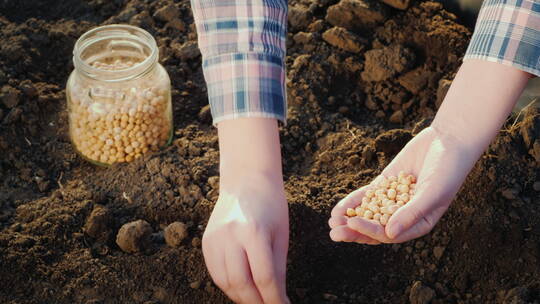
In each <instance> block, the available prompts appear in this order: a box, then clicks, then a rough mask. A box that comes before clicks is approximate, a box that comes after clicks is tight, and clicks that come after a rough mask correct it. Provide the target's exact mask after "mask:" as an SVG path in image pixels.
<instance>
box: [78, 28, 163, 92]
mask: <svg viewBox="0 0 540 304" xmlns="http://www.w3.org/2000/svg"><path fill="white" fill-rule="evenodd" d="M126 35H131V38H134V39H135V40H136V41H137V42H139V43H141V44H143V45H145V46H146V47H148V48H149V49H150V54H149V55H148V56H146V58H144V60H143V61H141V62H138V63H136V64H134V65H133V66H131V67H129V68H126V69H122V70H103V69H99V68H96V67H94V66H92V65H90V64H89V63H88V62H86V61H85V60H83V59H82V57H81V55H82V54H83V52H84V51H85V50H86V49H87V48H88V47H90V46H91V45H93V44H94V43H96V42H100V41H102V40H105V39H114V38H120V37H126ZM158 60H159V52H158V47H157V43H156V40H155V39H154V37H153V36H152V35H151V34H150V33H149V32H147V31H146V30H144V29H142V28H140V27H136V26H132V25H127V24H110V25H103V26H98V27H96V28H93V29H91V30H89V31H87V32H86V33H84V34H83V35H82V36H81V37H80V38H79V39H78V40H77V42H76V43H75V47H74V48H73V65H74V67H75V69H76V70H77V71H80V72H82V73H83V75H84V76H86V77H89V78H92V79H95V80H100V81H107V82H119V81H126V80H131V79H135V78H138V77H140V76H142V75H144V74H146V73H147V72H148V71H149V70H151V69H152V68H153V67H154V65H155V64H156V63H157V62H158Z"/></svg>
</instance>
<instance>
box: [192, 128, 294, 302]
mask: <svg viewBox="0 0 540 304" xmlns="http://www.w3.org/2000/svg"><path fill="white" fill-rule="evenodd" d="M218 134H219V146H220V185H219V189H220V194H219V198H218V201H217V203H216V206H215V207H214V210H213V212H212V215H211V216H210V220H209V222H208V225H207V227H206V230H205V232H204V235H203V240H202V248H203V254H204V260H205V262H206V266H207V268H208V271H209V272H210V275H211V276H212V279H213V280H214V282H215V283H216V284H217V285H218V286H219V287H220V288H221V289H222V290H223V291H224V292H225V293H226V294H227V296H229V297H230V298H231V299H232V300H233V301H235V302H237V303H246V304H248V303H249V304H252V303H272V304H274V303H275V304H281V303H289V300H288V299H287V294H286V288H285V272H286V264H287V249H288V245H289V214H288V206H287V201H286V199H285V190H284V186H283V175H282V171H281V152H280V144H279V133H278V126H277V121H276V120H275V119H269V118H239V119H234V120H226V121H223V122H220V123H219V124H218Z"/></svg>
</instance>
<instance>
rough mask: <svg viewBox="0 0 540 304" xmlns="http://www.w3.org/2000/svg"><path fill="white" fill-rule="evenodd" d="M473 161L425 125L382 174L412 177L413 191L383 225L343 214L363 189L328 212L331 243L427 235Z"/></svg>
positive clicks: (454, 142)
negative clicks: (403, 173) (414, 186)
mask: <svg viewBox="0 0 540 304" xmlns="http://www.w3.org/2000/svg"><path fill="white" fill-rule="evenodd" d="M475 161H476V157H475V155H474V154H473V153H470V152H469V151H467V150H464V149H463V148H462V145H461V144H460V143H459V141H458V140H457V139H455V138H453V137H451V136H449V135H446V134H444V133H441V132H440V131H439V130H437V129H435V128H433V127H429V128H427V129H424V130H423V131H422V132H420V133H419V134H418V135H417V136H416V137H414V138H413V139H412V140H411V141H410V142H409V143H408V144H407V145H406V146H405V147H404V148H403V150H402V151H401V152H400V153H399V154H398V155H397V156H396V157H395V158H394V160H393V161H392V162H391V163H390V164H389V165H388V166H387V167H386V168H385V169H384V171H383V172H382V174H381V175H383V176H386V177H388V176H391V175H393V176H397V175H398V173H399V172H400V171H404V172H405V173H410V174H413V175H414V176H416V177H417V184H416V190H415V191H416V193H415V194H414V196H412V198H411V200H410V201H409V202H408V203H407V204H406V205H405V206H403V207H401V208H400V209H398V210H397V211H396V213H394V215H392V217H391V218H390V220H389V222H388V224H387V225H386V227H384V226H382V225H381V224H380V223H379V222H378V221H371V220H366V219H364V218H361V217H351V218H348V217H346V216H344V214H345V211H346V210H347V208H354V207H356V206H357V205H358V203H359V202H360V201H361V200H362V197H363V196H364V192H365V190H367V189H369V188H371V187H373V186H374V185H376V183H377V182H378V179H375V180H374V181H373V183H372V184H370V185H368V186H367V187H364V188H362V189H360V190H358V191H355V192H353V193H351V194H350V195H349V196H347V197H346V198H345V199H343V200H342V201H341V202H339V203H338V204H337V205H336V206H335V207H334V209H333V210H332V218H331V219H330V227H331V228H332V231H331V232H330V236H331V237H332V239H333V240H334V241H346V242H347V241H348V242H360V243H367V244H377V243H379V242H382V243H400V242H405V241H408V240H410V239H414V238H417V237H420V236H422V235H425V234H427V233H428V232H430V231H431V229H433V227H434V226H435V224H436V223H437V222H438V221H439V219H440V218H441V216H442V215H443V214H444V212H445V211H446V210H447V209H448V206H449V205H450V203H451V202H452V199H453V197H454V196H455V194H456V192H457V191H458V190H459V187H460V186H461V184H462V183H463V181H464V180H465V178H466V176H467V174H468V173H469V171H470V169H471V167H472V165H473V164H474V162H475Z"/></svg>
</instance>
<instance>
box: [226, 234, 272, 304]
mask: <svg viewBox="0 0 540 304" xmlns="http://www.w3.org/2000/svg"><path fill="white" fill-rule="evenodd" d="M225 263H226V267H227V278H228V280H229V288H228V289H227V290H226V291H225V292H226V293H227V295H229V294H230V295H231V296H230V298H231V299H233V300H235V302H237V303H249V304H251V303H263V301H262V298H261V296H260V295H259V292H258V291H257V288H256V287H255V284H254V283H253V279H252V276H251V270H250V269H249V263H248V259H247V255H246V253H245V251H244V249H243V248H242V247H240V245H236V244H235V245H230V246H227V247H226V248H225Z"/></svg>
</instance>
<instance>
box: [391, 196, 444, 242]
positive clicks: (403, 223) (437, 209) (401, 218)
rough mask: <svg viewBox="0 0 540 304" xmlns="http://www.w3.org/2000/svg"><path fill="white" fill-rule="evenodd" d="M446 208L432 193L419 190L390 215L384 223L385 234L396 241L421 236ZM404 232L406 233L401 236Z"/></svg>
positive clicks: (431, 226)
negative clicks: (386, 222)
mask: <svg viewBox="0 0 540 304" xmlns="http://www.w3.org/2000/svg"><path fill="white" fill-rule="evenodd" d="M447 208H448V205H447V204H441V203H439V202H438V200H437V198H436V197H434V196H433V195H429V194H427V193H426V192H425V191H422V192H419V193H417V194H416V195H415V197H413V199H411V201H410V202H409V203H408V204H406V205H405V206H403V207H401V208H399V209H398V210H397V211H396V213H394V215H392V217H391V218H390V220H389V221H388V225H386V234H387V235H388V237H389V238H390V239H395V240H396V241H397V240H402V239H405V238H409V237H411V238H412V236H416V237H419V236H422V235H424V234H426V233H428V232H429V231H431V229H432V228H433V227H434V226H435V224H436V223H437V221H438V220H439V219H440V217H441V216H442V215H443V214H444V212H445V211H446V209H447ZM405 233H406V234H407V235H406V236H402V234H405Z"/></svg>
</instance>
